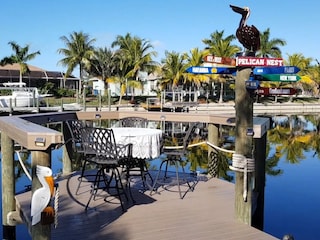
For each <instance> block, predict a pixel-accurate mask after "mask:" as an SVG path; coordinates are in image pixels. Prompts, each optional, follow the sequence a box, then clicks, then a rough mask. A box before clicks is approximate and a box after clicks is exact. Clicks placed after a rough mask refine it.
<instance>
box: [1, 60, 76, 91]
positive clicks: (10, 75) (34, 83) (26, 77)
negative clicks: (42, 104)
mask: <svg viewBox="0 0 320 240" xmlns="http://www.w3.org/2000/svg"><path fill="white" fill-rule="evenodd" d="M28 68H29V70H30V72H28V73H25V74H23V75H22V81H23V82H24V83H26V86H27V87H37V88H39V87H42V86H43V85H44V84H45V83H46V82H52V83H53V84H54V85H55V87H57V88H69V89H78V86H79V78H76V77H74V76H68V77H66V76H65V74H64V73H62V72H58V71H47V70H44V69H41V68H38V67H35V66H32V65H28ZM19 80H20V65H19V64H18V63H14V64H7V65H4V66H0V84H2V83H6V82H19Z"/></svg>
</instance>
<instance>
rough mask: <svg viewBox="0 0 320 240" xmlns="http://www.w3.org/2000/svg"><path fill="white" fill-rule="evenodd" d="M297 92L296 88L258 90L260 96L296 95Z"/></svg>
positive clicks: (264, 88)
mask: <svg viewBox="0 0 320 240" xmlns="http://www.w3.org/2000/svg"><path fill="white" fill-rule="evenodd" d="M296 93H297V91H296V89H294V88H266V87H260V88H259V89H257V94H258V95H265V96H268V95H294V94H296Z"/></svg>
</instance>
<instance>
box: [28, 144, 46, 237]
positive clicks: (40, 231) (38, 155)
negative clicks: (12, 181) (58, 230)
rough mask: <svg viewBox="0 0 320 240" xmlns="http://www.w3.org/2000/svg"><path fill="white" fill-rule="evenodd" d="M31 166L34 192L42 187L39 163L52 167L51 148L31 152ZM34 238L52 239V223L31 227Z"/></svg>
mask: <svg viewBox="0 0 320 240" xmlns="http://www.w3.org/2000/svg"><path fill="white" fill-rule="evenodd" d="M31 159H32V162H31V167H32V194H33V193H34V192H35V191H36V190H37V189H38V188H40V187H41V183H40V182H39V180H38V177H37V175H36V167H37V165H41V166H45V167H51V149H50V147H49V148H48V149H47V150H46V151H32V152H31ZM31 237H32V240H50V239H51V225H42V224H41V223H37V224H36V225H34V226H32V228H31Z"/></svg>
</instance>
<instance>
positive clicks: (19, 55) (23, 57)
mask: <svg viewBox="0 0 320 240" xmlns="http://www.w3.org/2000/svg"><path fill="white" fill-rule="evenodd" d="M9 45H10V46H11V48H12V50H13V51H14V54H13V55H11V56H10V57H5V58H3V59H2V60H1V61H0V65H2V66H3V65H6V64H14V63H18V64H19V66H20V73H19V82H20V83H22V75H23V74H24V73H27V72H30V70H29V68H28V64H27V62H28V61H30V60H32V59H34V58H35V57H36V56H37V55H40V51H36V52H33V53H29V48H30V45H28V44H27V45H25V47H21V46H19V45H18V44H17V43H16V42H13V41H11V42H9Z"/></svg>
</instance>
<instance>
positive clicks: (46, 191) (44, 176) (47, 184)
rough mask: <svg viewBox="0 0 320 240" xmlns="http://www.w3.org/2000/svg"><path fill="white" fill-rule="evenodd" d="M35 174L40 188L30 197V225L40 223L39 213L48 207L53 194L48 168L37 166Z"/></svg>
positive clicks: (50, 172) (50, 171)
mask: <svg viewBox="0 0 320 240" xmlns="http://www.w3.org/2000/svg"><path fill="white" fill-rule="evenodd" d="M36 174H37V177H38V179H39V181H40V183H41V185H42V187H41V188H39V189H37V190H36V191H35V192H34V193H33V195H32V199H31V216H32V225H35V224H37V223H39V222H40V220H41V213H42V212H43V211H44V210H45V209H46V208H47V207H48V204H49V202H50V199H51V197H52V196H53V193H54V180H53V176H52V170H51V169H50V168H48V167H44V166H39V165H37V167H36Z"/></svg>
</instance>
